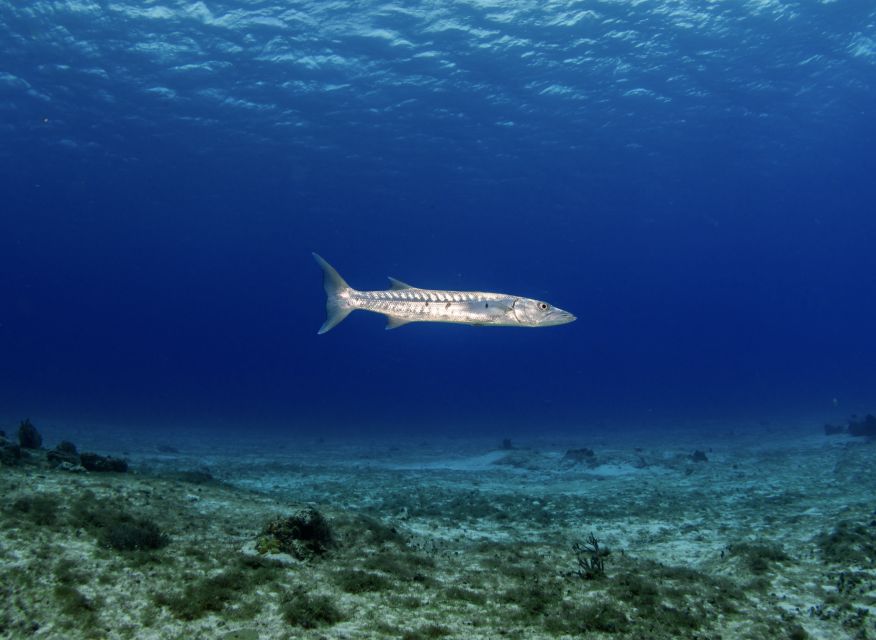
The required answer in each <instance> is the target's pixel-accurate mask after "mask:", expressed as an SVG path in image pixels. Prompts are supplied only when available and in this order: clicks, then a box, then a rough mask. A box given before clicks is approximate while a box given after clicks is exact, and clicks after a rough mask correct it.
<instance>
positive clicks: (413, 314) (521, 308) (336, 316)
mask: <svg viewBox="0 0 876 640" xmlns="http://www.w3.org/2000/svg"><path fill="white" fill-rule="evenodd" d="M313 257H314V259H315V260H316V261H317V263H318V264H319V265H320V267H322V270H323V284H324V286H325V291H326V321H325V323H324V324H323V325H322V327H321V328H320V330H319V333H321V334H322V333H325V332H326V331H329V330H330V329H332V328H333V327H335V326H336V325H337V324H338V323H339V322H341V320H343V319H344V318H346V317H347V315H349V314H350V313H351V312H352V311H357V310H361V311H371V312H373V313H380V314H383V315H384V316H386V318H387V323H386V328H387V329H394V328H396V327H399V326H402V325H404V324H408V323H409V322H451V323H454V324H468V325H477V326H491V327H500V326H505V327H548V326H554V325H559V324H566V323H568V322H572V321H573V320H575V316H573V315H572V314H571V313H569V312H568V311H564V310H562V309H559V308H557V307H554V306H553V305H550V304H548V303H547V302H543V301H541V300H534V299H532V298H524V297H521V296H515V295H509V294H505V293H490V292H486V291H448V290H443V289H421V288H420V287H414V286H411V285H409V284H406V283H404V282H402V281H400V280H396V279H395V278H390V283H391V285H392V286H391V288H390V289H387V290H385V291H358V290H356V289H353V288H352V287H350V286H349V285H348V284H347V283H346V282H345V281H344V279H343V278H341V276H340V275H339V274H338V272H337V271H336V270H335V269H334V268H333V267H332V266H331V265H330V264H329V263H328V262H326V261H325V260H324V259H322V258H321V257H320V256H319V255H317V254H313Z"/></svg>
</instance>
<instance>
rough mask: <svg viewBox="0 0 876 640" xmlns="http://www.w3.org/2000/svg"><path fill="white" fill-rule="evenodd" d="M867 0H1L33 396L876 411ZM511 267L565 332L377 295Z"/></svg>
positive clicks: (539, 428)
mask: <svg viewBox="0 0 876 640" xmlns="http://www.w3.org/2000/svg"><path fill="white" fill-rule="evenodd" d="M874 85H876V8H874V6H873V3H871V2H867V1H865V0H823V1H812V2H803V1H785V0H750V1H742V0H739V1H731V0H728V1H724V2H694V1H692V0H690V1H680V0H653V1H640V2H619V1H589V0H587V1H583V0H578V1H576V0H565V1H551V2H536V1H532V0H509V1H501V2H500V1H498V0H459V1H454V2H436V1H420V2H414V1H410V2H395V3H386V2H376V1H369V0H364V1H362V2H338V1H320V2H303V1H302V2H291V3H287V2H271V1H269V0H252V1H244V0H239V1H209V2H200V1H198V2H191V1H184V0H159V1H134V0H56V1H49V0H36V1H34V2H2V3H0V187H2V188H0V193H2V204H0V211H2V213H0V418H2V419H3V420H4V421H5V423H6V424H9V425H12V424H14V422H13V421H17V420H18V419H20V418H23V417H25V416H31V417H33V418H34V419H36V420H42V423H45V422H49V423H52V422H55V423H59V422H60V423H70V424H89V423H95V424H96V423H100V424H110V425H114V426H115V427H116V428H119V429H125V428H127V429H133V430H136V429H161V428H165V427H166V428H180V426H183V425H186V426H193V425H204V426H209V427H210V428H211V429H213V430H214V431H221V430H223V429H226V430H229V431H236V430H239V429H240V428H241V427H246V428H247V429H257V428H262V429H265V430H272V429H283V430H285V431H289V432H297V433H319V434H324V433H341V434H345V433H363V434H372V433H386V432H393V433H405V434H411V435H414V436H420V435H424V436H425V435H433V434H436V433H440V434H446V433H449V434H455V433H465V434H484V435H494V434H495V435H501V434H507V435H512V434H514V435H516V434H528V433H543V432H547V431H557V432H561V431H575V430H578V429H583V428H591V427H606V428H612V429H618V428H632V426H644V427H648V428H651V429H660V428H665V427H666V426H667V425H673V424H679V423H705V421H715V420H717V421H722V420H748V421H760V420H763V421H768V420H774V419H776V417H782V418H786V417H788V416H793V417H794V419H795V420H798V421H800V422H801V423H802V424H809V423H810V422H811V423H812V424H814V425H815V426H816V427H817V425H818V424H819V423H818V421H819V420H821V419H823V418H824V417H831V416H844V415H847V414H849V413H864V412H867V411H872V410H873V409H874V407H876V366H874V356H876V331H874V329H873V327H874V326H876V297H874V286H876V243H874V240H876V216H874V206H873V203H874V202H876V180H874V179H873V176H874V175H876V155H874V153H873V148H874V143H876V119H874V117H873V114H874V107H876V86H874ZM311 251H317V252H319V253H320V254H322V255H323V256H325V257H326V259H328V260H329V261H330V262H331V263H332V264H333V265H334V266H335V267H336V268H337V269H338V270H339V271H340V273H341V274H342V275H343V276H344V277H345V278H346V279H347V280H348V282H349V283H350V284H351V285H352V286H354V287H357V288H362V289H380V288H385V287H386V286H387V281H386V280H385V277H386V276H388V275H391V276H394V277H396V278H400V279H402V280H405V281H407V282H411V283H413V284H415V285H417V286H421V287H428V288H446V289H479V290H488V291H504V292H509V293H515V294H520V295H525V296H530V297H536V298H541V299H545V300H548V301H550V302H552V303H554V304H556V305H558V306H560V307H562V308H564V309H568V310H570V311H571V312H573V313H574V314H576V315H577V317H578V320H577V322H575V323H573V324H570V325H566V326H561V327H554V328H546V329H539V330H522V329H521V330H518V329H507V328H477V327H465V326H451V325H422V324H417V325H411V326H406V327H402V328H400V329H398V330H395V331H384V330H383V324H384V323H383V321H382V320H381V319H380V318H379V317H377V316H372V315H370V314H361V313H357V314H353V315H352V316H350V317H349V318H348V319H347V320H345V321H344V322H343V323H342V324H341V325H339V326H338V327H337V328H336V329H334V330H333V331H332V332H331V333H328V334H326V335H323V336H317V335H316V331H317V329H318V328H319V326H320V324H321V323H322V322H323V319H324V294H323V290H322V286H321V275H320V272H319V269H318V268H317V267H316V265H315V264H314V263H313V261H312V259H311V256H310V252H311Z"/></svg>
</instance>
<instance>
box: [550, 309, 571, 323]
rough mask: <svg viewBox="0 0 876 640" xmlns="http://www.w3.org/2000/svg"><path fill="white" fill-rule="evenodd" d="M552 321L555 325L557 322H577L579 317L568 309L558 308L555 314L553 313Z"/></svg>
mask: <svg viewBox="0 0 876 640" xmlns="http://www.w3.org/2000/svg"><path fill="white" fill-rule="evenodd" d="M551 316H552V317H551V321H550V323H551V324H553V325H557V324H568V323H570V322H575V320H577V319H578V318H576V317H575V316H573V315H572V314H571V313H569V312H568V311H563V310H562V309H557V310H556V311H555V312H554V313H553V314H551Z"/></svg>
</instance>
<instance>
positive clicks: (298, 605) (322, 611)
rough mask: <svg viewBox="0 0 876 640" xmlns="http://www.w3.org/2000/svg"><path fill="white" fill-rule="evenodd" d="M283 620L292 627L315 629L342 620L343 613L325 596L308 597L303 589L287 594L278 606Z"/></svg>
mask: <svg viewBox="0 0 876 640" xmlns="http://www.w3.org/2000/svg"><path fill="white" fill-rule="evenodd" d="M280 611H281V612H282V616H283V620H285V621H286V623H287V624H289V625H291V626H293V627H301V628H303V629H315V628H318V627H325V626H331V625H334V624H337V623H338V622H341V621H342V620H344V618H345V616H344V614H343V612H342V611H341V610H340V609H339V608H338V606H337V605H336V604H335V603H334V601H333V600H332V599H331V598H330V597H328V596H325V595H310V594H308V593H307V592H305V591H304V590H303V589H296V590H294V591H292V592H291V593H289V594H287V595H286V597H285V598H283V601H282V602H281V604H280Z"/></svg>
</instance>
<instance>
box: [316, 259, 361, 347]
mask: <svg viewBox="0 0 876 640" xmlns="http://www.w3.org/2000/svg"><path fill="white" fill-rule="evenodd" d="M313 259H314V260H316V263H317V264H318V265H319V266H320V267H322V284H323V286H324V287H325V315H326V318H325V322H323V323H322V326H321V327H320V328H319V331H317V334H319V335H322V334H323V333H325V332H326V331H330V330H331V329H333V328H334V327H335V326H336V325H337V324H339V323H340V322H341V320H343V319H344V318H346V317H347V316H348V315H350V312H351V311H352V310H353V309H352V307H350V306H348V305H347V304H346V302H345V301H344V299H343V298H342V294H344V293H346V292H347V291H349V290H350V289H351V287H350V285H348V284H347V283H346V282H345V281H344V279H343V278H342V277H341V274H339V273H338V272H337V271H335V268H334V267H333V266H332V265H330V264H329V263H328V262H326V261H325V260H323V258H322V256H320V255H319V254H317V253H314V254H313Z"/></svg>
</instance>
